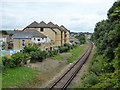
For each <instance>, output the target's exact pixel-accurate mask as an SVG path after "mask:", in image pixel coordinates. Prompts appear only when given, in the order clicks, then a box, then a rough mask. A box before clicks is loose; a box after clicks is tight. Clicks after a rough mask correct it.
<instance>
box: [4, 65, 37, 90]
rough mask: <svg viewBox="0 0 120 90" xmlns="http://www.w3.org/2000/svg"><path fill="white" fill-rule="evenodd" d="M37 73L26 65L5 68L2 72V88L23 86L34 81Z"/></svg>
mask: <svg viewBox="0 0 120 90" xmlns="http://www.w3.org/2000/svg"><path fill="white" fill-rule="evenodd" d="M37 73H38V71H37V70H32V69H31V68H28V67H16V68H6V69H5V70H4V71H3V73H2V88H10V87H23V86H25V85H26V84H29V83H31V82H34V81H36V74H37Z"/></svg>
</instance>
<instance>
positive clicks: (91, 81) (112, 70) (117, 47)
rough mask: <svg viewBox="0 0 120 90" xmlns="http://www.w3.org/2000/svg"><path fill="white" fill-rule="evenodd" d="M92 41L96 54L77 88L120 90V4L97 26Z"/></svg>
mask: <svg viewBox="0 0 120 90" xmlns="http://www.w3.org/2000/svg"><path fill="white" fill-rule="evenodd" d="M91 40H92V41H93V42H94V43H95V46H96V52H95V54H94V57H93V59H92V60H91V62H90V64H89V67H88V71H87V73H86V74H85V75H84V76H83V77H82V80H81V82H80V83H79V85H77V87H76V88H120V2H115V3H114V5H113V6H112V7H111V8H110V10H109V11H108V19H107V20H103V21H101V22H98V23H97V24H96V27H95V29H94V33H93V35H92V37H91Z"/></svg>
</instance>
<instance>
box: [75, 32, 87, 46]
mask: <svg viewBox="0 0 120 90" xmlns="http://www.w3.org/2000/svg"><path fill="white" fill-rule="evenodd" d="M75 38H77V39H78V40H79V41H80V44H84V43H85V42H86V40H85V34H84V33H80V34H79V35H77V36H76V37H75Z"/></svg>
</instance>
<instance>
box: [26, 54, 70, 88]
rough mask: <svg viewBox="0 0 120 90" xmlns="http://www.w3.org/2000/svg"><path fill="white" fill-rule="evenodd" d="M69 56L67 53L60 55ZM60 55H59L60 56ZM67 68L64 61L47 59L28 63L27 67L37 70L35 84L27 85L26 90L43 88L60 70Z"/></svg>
mask: <svg viewBox="0 0 120 90" xmlns="http://www.w3.org/2000/svg"><path fill="white" fill-rule="evenodd" d="M62 54H63V55H65V54H66V55H70V54H69V53H62ZM62 54H60V55H62ZM66 66H67V64H66V60H53V59H50V58H47V59H45V60H43V62H37V63H30V64H29V65H27V67H31V68H33V69H37V70H39V73H38V75H37V82H36V83H32V84H31V85H27V86H26V88H43V87H45V85H46V84H47V83H49V82H50V81H51V80H52V79H53V77H54V76H56V75H57V74H58V73H59V72H60V71H61V70H62V69H64V68H65V67H66Z"/></svg>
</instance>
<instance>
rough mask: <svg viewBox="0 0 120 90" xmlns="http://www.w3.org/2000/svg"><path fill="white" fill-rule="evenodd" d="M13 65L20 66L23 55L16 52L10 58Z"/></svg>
mask: <svg viewBox="0 0 120 90" xmlns="http://www.w3.org/2000/svg"><path fill="white" fill-rule="evenodd" d="M11 58H12V60H13V63H15V65H16V66H20V65H21V62H22V60H23V59H24V54H22V53H21V52H17V53H15V54H13V55H12V56H11Z"/></svg>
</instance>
